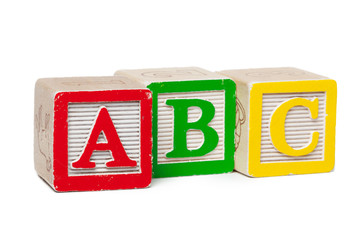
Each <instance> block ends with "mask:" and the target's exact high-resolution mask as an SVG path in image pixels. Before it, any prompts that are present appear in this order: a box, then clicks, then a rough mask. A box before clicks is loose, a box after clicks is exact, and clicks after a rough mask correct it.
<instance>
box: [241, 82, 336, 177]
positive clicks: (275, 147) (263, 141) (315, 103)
mask: <svg viewBox="0 0 360 240" xmlns="http://www.w3.org/2000/svg"><path fill="white" fill-rule="evenodd" d="M335 119H336V82H335V81H333V80H312V81H311V80H309V81H289V82H265V83H255V84H253V85H252V88H251V90H250V126H249V128H250V129H249V169H248V173H249V175H250V176H254V177H262V176H277V175H288V174H305V173H317V172H328V171H331V170H332V169H333V167H334V162H335Z"/></svg>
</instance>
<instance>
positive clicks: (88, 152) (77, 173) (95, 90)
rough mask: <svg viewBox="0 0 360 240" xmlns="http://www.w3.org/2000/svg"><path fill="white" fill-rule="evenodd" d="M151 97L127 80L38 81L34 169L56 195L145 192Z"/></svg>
mask: <svg viewBox="0 0 360 240" xmlns="http://www.w3.org/2000/svg"><path fill="white" fill-rule="evenodd" d="M151 108H152V97H151V92H150V91H149V90H148V89H146V88H145V86H144V85H143V84H140V83H138V82H136V81H134V80H133V79H131V78H129V77H125V76H116V77H77V78H49V79H39V80H38V81H37V83H36V87H35V135H34V136H35V141H34V142H35V144H34V154H35V156H34V158H35V169H36V171H37V173H38V174H39V176H40V177H42V178H43V179H44V180H45V181H46V182H47V183H48V184H49V185H51V186H52V187H53V188H54V189H55V190H56V191H94V190H109V189H128V188H143V187H147V186H148V185H149V184H150V182H151V173H152V166H151V148H152V141H151Z"/></svg>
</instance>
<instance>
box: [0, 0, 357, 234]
mask: <svg viewBox="0 0 360 240" xmlns="http://www.w3.org/2000/svg"><path fill="white" fill-rule="evenodd" d="M359 24H360V14H359V6H358V1H356V0H354V1H350V0H341V1H331V0H324V1H322V0H319V1H315V0H301V1H288V0H284V1H280V0H273V1H266V0H264V1H260V0H249V1H227V0H222V1H209V0H208V1H195V0H190V1H187V0H181V1H179V2H178V3H176V2H175V1H169V0H168V1H155V0H152V1H134V0H133V1H119V0H117V1H106V0H104V1H91V0H87V1H82V0H71V1H57V3H55V1H49V0H47V1H45V0H44V1H35V0H32V1H17V0H9V1H5V0H2V1H1V2H0V79H1V95H0V104H1V117H0V128H1V129H0V136H1V138H0V141H1V142H0V146H1V155H0V159H1V165H0V171H1V172H0V194H1V195H0V203H1V204H0V220H1V223H0V239H110V238H111V239H115V238H118V239H205V238H206V239H359V237H360V234H359V231H360V230H359V226H360V220H359V219H360V218H359V216H360V207H359V204H360V197H359V183H360V181H359V179H360V178H359V174H360V157H359V140H358V138H357V136H358V134H360V131H359V123H358V117H359V108H358V106H359V87H360V84H359V82H360V80H359V68H360V66H359V63H360V58H359V56H360V47H359V46H360V36H359ZM182 66H199V67H203V68H205V69H208V70H212V71H216V70H223V69H232V68H255V67H281V66H294V67H298V68H302V69H304V70H308V71H312V72H315V73H318V74H322V75H326V76H329V77H330V78H333V79H336V80H337V82H338V112H337V137H336V140H337V144H336V168H335V171H334V172H332V173H326V174H312V175H302V176H290V177H270V178H258V179H252V178H247V177H245V176H243V175H241V174H238V173H231V174H222V175H209V176H193V177H178V178H167V179H156V180H154V181H153V183H152V185H151V188H148V189H141V190H125V191H104V192H81V193H55V192H54V191H53V190H51V189H50V188H49V187H48V186H47V185H46V184H45V183H44V182H43V181H42V180H41V179H40V178H39V177H38V176H37V174H36V172H35V170H34V166H33V97H34V96H33V95H34V93H33V90H34V84H35V81H36V79H38V78H40V77H61V76H98V75H112V74H113V73H114V72H115V70H117V69H126V68H150V67H182Z"/></svg>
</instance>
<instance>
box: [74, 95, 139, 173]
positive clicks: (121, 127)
mask: <svg viewBox="0 0 360 240" xmlns="http://www.w3.org/2000/svg"><path fill="white" fill-rule="evenodd" d="M100 107H106V109H107V110H108V112H109V114H110V117H111V119H112V121H113V123H114V126H115V128H116V131H117V133H118V134H119V137H120V141H121V143H122V144H123V146H124V149H125V152H126V153H127V155H128V156H129V158H130V159H131V160H134V161H137V163H138V164H137V166H136V167H121V168H108V167H106V165H105V164H106V162H109V161H111V160H112V159H113V157H112V154H111V152H110V151H94V152H93V154H92V156H91V158H90V161H92V162H95V163H96V167H95V168H93V169H78V168H73V167H72V166H71V163H72V162H74V161H76V160H78V159H79V158H80V155H81V153H82V152H83V150H84V147H85V145H86V143H87V140H88V138H89V136H90V132H91V130H92V127H93V125H94V123H95V120H96V117H97V116H98V112H99V110H100ZM68 110H69V113H68V131H69V132H68V134H69V135H68V155H69V159H68V173H69V176H78V175H105V174H126V173H140V172H141V171H140V167H139V166H140V102H138V101H134V102H97V103H69V107H68ZM98 142H106V139H105V137H104V135H103V133H101V134H100V136H99V138H98Z"/></svg>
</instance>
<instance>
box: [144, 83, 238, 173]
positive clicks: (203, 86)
mask: <svg viewBox="0 0 360 240" xmlns="http://www.w3.org/2000/svg"><path fill="white" fill-rule="evenodd" d="M148 88H149V89H150V90H151V91H152V93H153V177H155V178H158V177H176V176H189V175H202V174H214V173H225V172H231V171H233V170H234V153H235V115H236V95H235V91H236V84H235V83H234V81H233V80H231V79H215V80H190V81H176V82H175V81H174V82H154V83H151V84H149V85H148ZM213 90H225V124H224V127H225V131H224V134H225V136H224V141H225V142H224V148H225V149H224V160H222V159H221V160H220V159H219V160H213V161H201V162H182V163H162V164H158V162H157V149H158V145H157V136H158V132H157V130H158V127H157V125H158V94H159V93H171V92H195V91H197V92H199V91H213Z"/></svg>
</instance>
